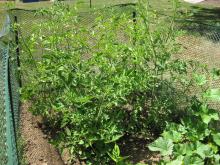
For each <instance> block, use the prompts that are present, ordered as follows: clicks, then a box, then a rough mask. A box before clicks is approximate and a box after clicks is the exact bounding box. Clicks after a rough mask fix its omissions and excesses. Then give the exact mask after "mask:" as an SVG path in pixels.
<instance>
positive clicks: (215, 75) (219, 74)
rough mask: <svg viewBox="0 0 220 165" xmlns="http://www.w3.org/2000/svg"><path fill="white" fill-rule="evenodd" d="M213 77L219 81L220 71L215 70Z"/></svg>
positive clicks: (212, 72)
mask: <svg viewBox="0 0 220 165" xmlns="http://www.w3.org/2000/svg"><path fill="white" fill-rule="evenodd" d="M211 75H212V78H213V79H214V80H217V79H218V78H219V77H220V69H216V68H213V69H212V71H211Z"/></svg>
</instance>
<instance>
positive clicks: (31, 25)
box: [0, 1, 220, 165]
mask: <svg viewBox="0 0 220 165" xmlns="http://www.w3.org/2000/svg"><path fill="white" fill-rule="evenodd" d="M132 2H133V1H132ZM83 3H84V4H83V5H85V6H88V5H89V1H86V2H83ZM126 3H128V2H127V1H126V2H124V3H122V2H120V3H119V1H117V2H115V4H112V3H111V4H108V5H106V6H112V5H114V8H116V10H115V11H116V12H115V14H116V15H120V14H122V12H127V13H128V14H130V15H131V17H132V15H133V11H134V8H133V4H130V5H125V4H126ZM92 5H95V4H92ZM99 7H100V6H98V7H97V8H99ZM117 8H118V10H117ZM121 8H123V10H121ZM106 9H107V8H105V9H104V10H100V11H101V12H102V13H103V14H104V13H105V12H106ZM109 10H110V9H109ZM10 14H11V20H13V21H14V20H15V17H16V19H17V20H16V22H15V23H16V24H18V27H19V28H18V36H19V38H18V39H19V49H20V52H21V55H22V58H21V64H22V63H26V64H27V61H26V60H29V59H28V58H26V57H27V56H25V51H27V48H28V38H29V37H30V35H31V34H32V33H33V32H34V31H35V30H36V27H37V26H36V25H38V24H39V23H42V22H44V21H46V20H47V19H48V18H46V17H44V16H42V15H39V14H36V10H23V9H13V10H11V12H10ZM95 16H96V13H95V12H94V11H90V12H80V13H79V17H80V22H79V23H80V24H82V25H84V26H87V27H88V28H90V27H91V26H92V25H93V23H94V21H95ZM1 17H2V18H1ZM5 19H6V16H5V15H0V20H5ZM178 21H179V22H184V23H183V25H182V26H180V27H179V28H181V29H183V30H185V31H186V34H185V35H184V36H182V37H181V38H179V39H178V40H179V42H180V43H181V44H182V47H183V48H184V50H183V51H182V52H181V53H180V54H178V55H176V57H177V58H181V59H185V60H196V61H199V62H201V63H202V64H207V65H208V66H209V67H210V68H213V67H218V68H219V67H220V24H218V23H215V24H212V25H210V24H208V23H207V22H208V21H207V22H206V20H205V18H204V19H202V21H198V20H197V19H193V20H178ZM209 21H210V20H209ZM4 22H7V21H4ZM6 24H8V23H6ZM0 27H3V28H2V29H3V30H2V31H1V32H0V68H1V70H0V105H2V106H0V165H3V164H7V163H8V164H10V163H12V164H13V165H16V163H18V160H17V156H16V154H17V153H16V142H15V140H16V139H15V133H16V128H17V126H18V121H19V92H18V90H19V81H18V78H19V74H18V69H17V68H18V61H17V56H16V53H15V49H16V48H18V47H17V46H18V45H16V41H15V40H14V39H12V40H13V41H12V43H11V44H10V47H8V46H9V42H6V43H5V41H4V40H3V39H2V38H3V36H6V33H7V30H8V28H7V26H6V25H4V26H3V24H2V21H0ZM45 33H46V30H45ZM12 38H14V36H12ZM119 38H121V39H122V40H123V39H124V36H123V34H121V35H120V34H119ZM9 48H10V51H9ZM43 51H44V50H43V48H40V47H39V50H38V51H37V52H35V54H34V57H35V58H36V59H37V60H39V58H40V56H41V54H42V53H43ZM33 69H34V67H33V66H32V65H31V63H30V66H28V67H27V71H25V74H24V75H23V77H22V80H23V82H28V78H29V77H28V76H29V72H32V70H33ZM8 76H9V77H8ZM8 80H9V82H11V83H10V84H8ZM212 86H213V87H220V81H215V82H212ZM10 93H11V95H9V94H10ZM213 106H215V107H218V108H219V107H220V106H219V104H214V103H213ZM9 150H10V151H9ZM6 153H7V154H6ZM10 161H11V162H10ZM9 162H10V163H9Z"/></svg>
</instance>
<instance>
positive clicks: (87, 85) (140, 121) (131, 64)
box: [23, 1, 219, 164]
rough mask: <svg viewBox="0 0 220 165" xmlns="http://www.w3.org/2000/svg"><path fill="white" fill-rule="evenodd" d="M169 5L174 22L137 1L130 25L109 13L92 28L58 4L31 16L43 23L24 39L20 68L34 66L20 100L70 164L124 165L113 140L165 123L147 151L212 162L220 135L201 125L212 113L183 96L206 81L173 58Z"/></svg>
mask: <svg viewBox="0 0 220 165" xmlns="http://www.w3.org/2000/svg"><path fill="white" fill-rule="evenodd" d="M174 2H175V3H173V4H174V14H173V17H170V18H166V19H165V20H164V19H160V17H159V15H158V14H157V12H156V11H151V10H150V8H149V5H148V3H146V2H142V1H140V2H139V3H138V5H137V6H136V7H134V8H133V10H135V12H136V13H137V14H136V15H137V17H136V20H135V21H134V20H133V18H132V17H131V13H130V14H128V13H126V12H122V13H120V14H118V15H117V11H115V10H114V9H112V10H108V11H105V12H103V13H102V12H101V13H100V12H97V13H96V14H95V17H96V19H95V20H96V21H95V23H94V24H92V26H88V25H83V24H82V23H81V17H80V16H78V13H77V11H76V10H75V9H73V8H72V7H70V6H68V5H64V4H62V3H61V4H58V5H55V6H53V7H52V8H50V9H49V10H42V11H41V12H39V13H38V14H43V15H44V16H45V17H46V18H48V19H47V21H45V22H41V23H39V24H38V25H37V28H36V29H37V30H36V31H35V32H34V33H33V34H32V36H31V37H30V40H29V43H30V44H29V49H28V53H29V54H31V56H29V59H28V62H26V64H25V63H24V66H25V65H26V66H28V65H29V63H30V62H29V61H31V64H34V65H35V66H36V68H34V71H33V74H30V75H29V77H28V78H29V82H30V83H28V84H26V85H25V86H24V88H23V96H24V98H26V99H29V100H31V102H32V108H31V111H32V112H33V113H34V114H37V115H41V116H43V118H44V119H45V121H47V122H48V123H49V127H50V128H51V130H52V131H53V132H55V133H56V138H55V139H54V142H53V144H55V145H56V146H57V147H58V148H60V149H61V150H62V149H67V150H68V151H69V153H70V155H71V158H72V159H73V160H74V158H78V159H83V160H85V161H86V162H87V163H88V164H107V163H109V161H110V159H112V160H113V161H115V162H116V163H119V164H120V163H123V160H124V159H123V158H124V157H122V156H120V152H119V148H117V145H115V143H117V142H118V141H119V140H120V139H122V138H124V137H125V135H127V134H129V135H133V136H142V137H146V136H149V135H150V134H152V133H153V134H155V135H159V134H160V133H161V132H162V131H163V129H164V128H165V126H166V123H168V124H167V126H166V129H165V131H164V133H163V137H161V138H159V139H158V140H156V141H155V142H154V143H153V144H152V145H150V149H151V150H153V151H160V152H161V154H162V155H163V156H170V155H172V154H174V148H176V150H175V154H174V155H173V156H172V157H170V158H175V159H177V160H175V161H179V160H183V159H184V161H187V162H190V161H193V160H194V159H195V160H196V161H197V160H198V161H200V160H201V156H202V158H204V159H205V157H207V156H210V157H211V159H210V160H208V161H215V160H216V159H217V158H216V157H214V153H216V152H217V147H216V145H214V144H217V145H218V143H219V142H218V137H219V134H218V133H217V132H216V131H211V130H209V129H208V127H209V124H210V122H211V121H212V120H217V119H218V116H217V114H216V112H214V111H213V110H210V109H209V108H208V105H206V104H204V102H200V101H199V100H198V99H195V97H194V95H193V96H192V94H191V95H189V92H190V89H191V88H194V87H195V86H196V87H197V86H202V85H204V84H205V83H206V79H205V77H204V76H202V77H201V76H199V75H200V73H204V72H205V70H206V69H205V68H202V67H200V66H199V64H197V63H195V62H186V61H184V60H181V59H176V58H175V54H177V53H178V52H179V51H180V45H179V44H178V42H177V37H178V36H179V35H181V34H182V31H180V30H177V29H175V23H174V21H175V18H176V17H177V12H176V4H177V2H176V1H174ZM106 13H107V14H106ZM39 47H40V48H41V51H40V52H39V50H38V49H39ZM33 54H37V55H38V58H39V57H40V59H41V60H38V61H36V60H35V57H34V56H33ZM30 58H31V59H30ZM191 71H193V73H194V74H195V75H194V76H192V72H191ZM197 84H198V85H197ZM201 89H202V90H203V88H202V87H201ZM213 93H216V94H217V95H218V92H217V91H212V90H211V91H209V92H208V91H207V92H206V97H214V95H213ZM195 96H196V94H195ZM204 97H205V96H204ZM193 107H197V108H196V110H194V109H193ZM194 111H197V112H196V113H195V112H194ZM203 111H204V112H203ZM183 114H184V115H186V114H187V116H189V118H187V117H185V118H182V115H183ZM192 116H194V117H195V120H193V118H192ZM200 118H201V119H202V120H201V119H200ZM173 122H176V123H178V124H175V123H173ZM194 122H198V124H196V125H195V124H194ZM197 127H198V128H197ZM187 130H191V131H194V132H195V133H193V132H189V131H187ZM204 130H207V132H206V131H205V132H203V131H204ZM196 133H198V134H196ZM186 138H189V139H186ZM207 138H208V139H212V140H208V142H211V143H209V145H208V144H207V145H206V144H203V142H202V141H201V140H206V141H207ZM186 140H187V141H186ZM194 141H196V142H197V143H194ZM183 142H184V143H183ZM190 142H193V143H190ZM174 143H175V144H174ZM188 144H189V146H190V145H191V144H192V145H193V147H194V145H197V147H199V148H200V149H201V150H200V149H199V150H198V152H199V153H197V155H196V156H195V157H187V158H185V157H183V155H184V154H186V150H187V151H188V149H186V150H184V151H182V148H181V146H182V145H184V146H186V145H188ZM114 146H115V147H114ZM178 147H179V149H178ZM186 147H188V146H186ZM212 147H213V148H212ZM113 148H114V150H113V154H110V153H111V151H112V149H113ZM214 149H215V150H214ZM206 151H207V153H209V155H206V154H205V153H206ZM209 151H210V152H209ZM192 154H194V153H192ZM199 156H200V157H199ZM185 159H186V160H185Z"/></svg>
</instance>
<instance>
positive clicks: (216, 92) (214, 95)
mask: <svg viewBox="0 0 220 165" xmlns="http://www.w3.org/2000/svg"><path fill="white" fill-rule="evenodd" d="M204 98H206V99H208V100H213V101H220V89H218V88H216V89H210V90H208V91H206V93H204Z"/></svg>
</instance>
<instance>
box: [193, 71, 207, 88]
mask: <svg viewBox="0 0 220 165" xmlns="http://www.w3.org/2000/svg"><path fill="white" fill-rule="evenodd" d="M194 79H195V81H196V84H197V85H200V86H201V85H204V84H206V82H207V80H206V76H205V75H199V74H194Z"/></svg>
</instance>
